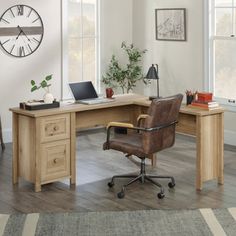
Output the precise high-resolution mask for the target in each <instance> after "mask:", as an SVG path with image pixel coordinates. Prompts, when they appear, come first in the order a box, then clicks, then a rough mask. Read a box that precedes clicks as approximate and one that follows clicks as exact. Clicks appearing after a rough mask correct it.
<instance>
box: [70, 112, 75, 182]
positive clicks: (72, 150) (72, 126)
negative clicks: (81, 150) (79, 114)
mask: <svg viewBox="0 0 236 236" xmlns="http://www.w3.org/2000/svg"><path fill="white" fill-rule="evenodd" d="M70 132H71V136H70V142H71V144H70V155H71V159H70V170H71V179H70V184H71V185H72V184H76V115H75V112H74V113H71V115H70Z"/></svg>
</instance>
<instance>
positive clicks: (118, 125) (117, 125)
mask: <svg viewBox="0 0 236 236" xmlns="http://www.w3.org/2000/svg"><path fill="white" fill-rule="evenodd" d="M177 123H178V121H173V122H171V123H169V124H163V125H160V126H157V127H153V128H142V127H135V126H133V125H132V124H130V123H119V122H110V123H109V124H108V126H107V149H109V141H110V133H111V128H113V127H119V128H127V129H131V130H136V131H144V132H154V131H157V130H160V129H164V128H167V127H170V126H172V125H176V124H177ZM120 124H121V125H120Z"/></svg>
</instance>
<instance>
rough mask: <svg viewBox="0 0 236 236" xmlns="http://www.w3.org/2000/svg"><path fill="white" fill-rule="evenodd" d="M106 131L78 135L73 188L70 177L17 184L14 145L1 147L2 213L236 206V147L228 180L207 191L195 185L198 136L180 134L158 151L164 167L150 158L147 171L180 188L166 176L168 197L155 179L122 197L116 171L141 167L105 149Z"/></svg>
mask: <svg viewBox="0 0 236 236" xmlns="http://www.w3.org/2000/svg"><path fill="white" fill-rule="evenodd" d="M103 140H105V132H104V131H101V130H100V131H96V132H94V131H92V132H86V133H80V134H79V135H78V138H77V187H76V189H70V187H69V181H67V180H66V181H64V182H57V183H53V184H48V185H44V186H43V188H42V192H41V193H35V192H34V191H33V189H34V188H33V185H32V184H31V183H27V182H26V181H23V180H21V181H20V183H19V185H18V186H12V184H11V158H12V145H11V144H7V145H6V150H5V152H4V153H1V152H0V213H14V212H24V213H32V212H64V211H118V210H140V209H195V208H205V207H210V208H224V207H235V206H236V197H235V196H236V148H234V147H230V146H226V147H225V153H224V155H225V185H224V186H218V185H217V184H216V181H210V182H208V183H206V184H204V189H203V191H201V192H196V190H195V156H196V153H195V152H196V149H195V141H194V138H189V137H187V138H186V137H184V136H180V135H178V136H177V139H176V144H175V146H174V147H173V148H171V149H168V150H166V151H163V152H161V153H159V154H158V167H157V168H152V167H151V166H150V162H149V161H148V162H147V172H151V173H158V174H164V175H173V176H174V177H175V179H176V188H175V190H169V189H168V187H167V184H168V182H167V181H165V180H164V181H163V180H162V181H161V180H160V183H162V184H163V186H164V187H165V190H166V197H165V198H164V199H162V200H159V199H158V198H157V196H156V194H157V193H158V189H157V188H156V187H155V186H152V185H151V184H149V183H145V184H141V183H135V184H134V185H132V186H130V187H129V188H128V189H127V192H126V196H125V198H124V199H118V198H117V197H116V193H117V192H119V191H120V189H121V186H122V183H125V181H123V180H122V181H117V184H116V185H115V186H114V188H113V189H108V187H107V182H108V181H109V179H110V177H111V176H112V175H114V174H127V173H132V172H135V171H139V165H138V164H139V163H138V160H137V159H133V161H130V160H128V159H127V158H125V157H124V156H123V155H122V154H121V153H119V152H115V151H103V150H102V148H101V147H102V143H103Z"/></svg>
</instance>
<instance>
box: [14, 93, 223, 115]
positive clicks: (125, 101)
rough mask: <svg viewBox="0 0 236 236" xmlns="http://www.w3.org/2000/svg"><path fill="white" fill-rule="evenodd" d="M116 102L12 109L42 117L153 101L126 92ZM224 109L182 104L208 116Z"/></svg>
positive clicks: (183, 109)
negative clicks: (207, 108)
mask: <svg viewBox="0 0 236 236" xmlns="http://www.w3.org/2000/svg"><path fill="white" fill-rule="evenodd" d="M114 97H115V100H114V102H110V103H102V104H94V105H85V104H74V103H73V104H62V105H61V107H60V108H54V109H45V110H38V111H27V110H23V109H20V108H11V109H10V111H12V112H14V113H17V114H21V115H26V116H30V117H42V116H48V115H56V114H63V113H68V112H82V111H89V110H94V109H103V108H109V107H118V106H125V105H138V106H149V105H150V104H151V101H149V100H148V97H146V96H143V95H138V94H124V95H116V96H114ZM223 112H224V109H223V108H219V109H215V110H211V111H208V110H201V109H194V108H189V107H187V106H186V105H182V106H181V108H180V113H185V114H192V115H195V116H206V115H209V114H218V113H223Z"/></svg>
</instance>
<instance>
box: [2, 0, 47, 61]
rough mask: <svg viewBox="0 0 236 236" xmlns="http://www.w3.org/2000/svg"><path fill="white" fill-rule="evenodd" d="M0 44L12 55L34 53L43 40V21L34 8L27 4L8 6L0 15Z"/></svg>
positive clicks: (22, 55) (24, 55)
mask: <svg viewBox="0 0 236 236" xmlns="http://www.w3.org/2000/svg"><path fill="white" fill-rule="evenodd" d="M0 28H1V33H0V41H1V43H0V45H1V47H2V48H3V50H4V51H5V52H6V53H7V54H9V55H11V56H13V57H18V58H22V57H26V56H29V55H31V54H32V53H34V52H35V51H36V50H37V49H38V48H39V46H40V44H41V42H42V40H43V31H44V28H43V21H42V19H41V17H40V15H39V14H38V12H37V11H36V10H34V9H33V8H32V7H30V6H27V5H22V4H19V5H15V6H12V7H10V8H8V9H7V10H6V11H5V12H4V13H3V15H2V16H1V17H0Z"/></svg>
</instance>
